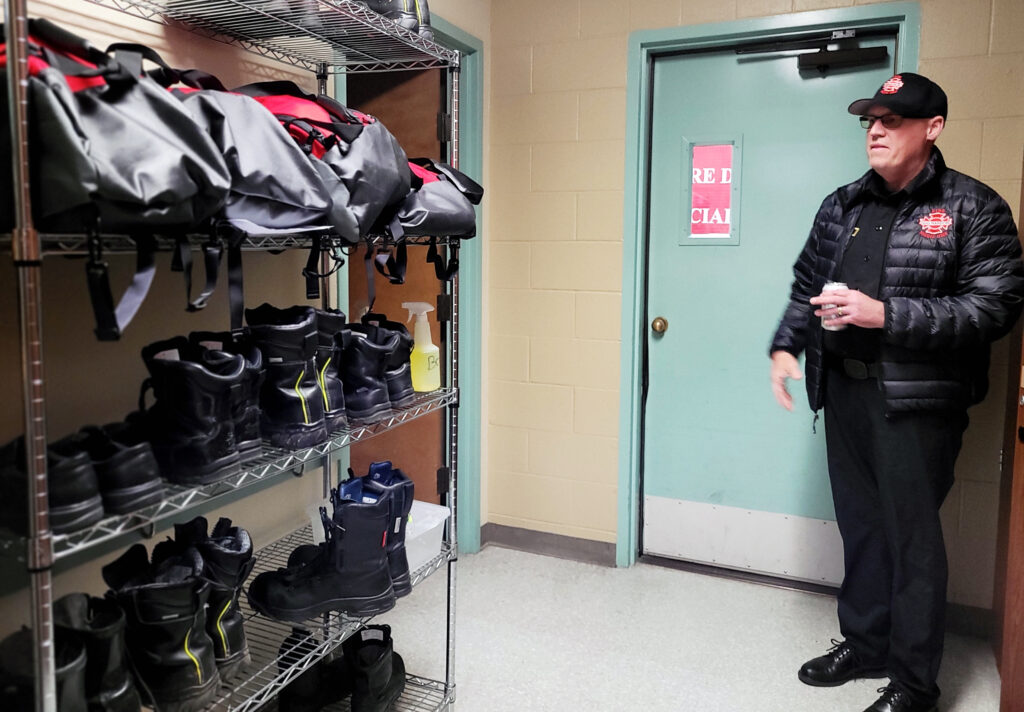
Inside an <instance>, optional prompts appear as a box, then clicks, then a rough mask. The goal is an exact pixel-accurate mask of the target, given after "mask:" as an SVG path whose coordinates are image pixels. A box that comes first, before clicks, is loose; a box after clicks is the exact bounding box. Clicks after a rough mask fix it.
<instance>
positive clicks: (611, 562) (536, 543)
mask: <svg viewBox="0 0 1024 712" xmlns="http://www.w3.org/2000/svg"><path fill="white" fill-rule="evenodd" d="M489 545H494V546H502V547H505V548H506V549H516V550H518V551H527V552H529V553H531V554H543V555H544V556H554V557H556V558H559V559H569V560H571V561H581V562H583V563H586V564H597V565H598V566H613V567H614V566H615V544H613V543H611V542H604V541H592V540H590V539H580V538H577V537H573V536H565V535H563V534H550V533H548V532H538V531H533V530H532V529H521V528H519V527H509V526H505V525H504V524H494V523H491V522H488V523H487V524H484V525H483V526H482V527H480V546H481V547H485V546H489Z"/></svg>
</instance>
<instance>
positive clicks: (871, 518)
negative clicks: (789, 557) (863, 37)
mask: <svg viewBox="0 0 1024 712" xmlns="http://www.w3.org/2000/svg"><path fill="white" fill-rule="evenodd" d="M946 104H947V102H946V94H945V93H944V92H943V91H942V89H941V88H939V86H938V85H937V84H935V83H934V82H932V81H931V80H929V79H927V78H925V77H922V76H920V75H918V74H911V73H909V72H904V73H902V74H898V75H896V76H894V77H892V78H891V79H889V80H888V81H886V82H885V83H884V84H883V85H882V86H881V88H880V89H879V90H878V92H877V93H876V94H875V95H874V97H873V98H870V99H861V100H859V101H855V102H853V103H852V104H850V107H849V111H850V113H851V114H854V115H859V116H860V122H861V125H862V126H863V127H864V128H865V129H867V146H866V148H867V156H868V163H869V164H870V166H871V170H870V171H868V172H867V173H866V174H865V175H864V176H862V177H861V178H860V179H859V180H858V181H856V182H854V183H851V184H849V185H847V186H844V187H842V188H839V189H838V190H837V191H836V192H834V193H832V194H831V195H830V196H828V197H827V198H826V199H825V201H824V202H823V203H822V205H821V208H820V209H819V210H818V214H817V216H816V217H815V220H814V226H813V228H812V230H811V234H810V237H809V238H808V240H807V243H806V245H805V246H804V249H803V251H802V252H801V253H800V256H799V257H798V259H797V261H796V264H795V266H794V268H793V272H794V275H795V280H794V282H793V287H792V292H791V295H790V299H789V303H788V305H787V308H786V310H785V313H784V314H783V317H782V321H781V323H780V325H779V328H778V331H777V332H776V334H775V337H774V339H773V340H772V345H771V360H772V363H771V382H772V391H773V393H774V395H775V398H776V400H778V402H779V404H780V405H782V406H783V407H784V408H787V409H789V410H792V409H793V401H792V398H791V396H790V394H789V393H788V391H787V388H786V381H787V379H789V378H793V379H799V378H801V377H802V374H801V371H800V366H799V364H798V362H797V356H798V355H799V354H800V353H801V352H806V370H807V393H808V397H809V400H810V405H811V409H812V410H814V411H815V412H817V411H818V410H819V409H820V408H822V407H823V408H824V411H825V439H826V446H827V452H828V468H829V479H830V481H831V485H832V497H833V501H834V503H835V510H836V520H837V522H838V525H839V532H840V534H841V535H842V538H843V551H844V560H845V566H846V575H845V577H844V580H843V585H842V587H841V588H840V591H839V597H838V612H839V626H840V631H841V633H842V636H843V640H842V641H841V642H838V643H837V644H836V645H835V646H834V647H833V648H832V649H831V650H829V651H828V652H826V653H825V654H824V655H822V656H821V657H817V658H814V659H813V660H810V661H808V662H807V663H805V664H804V665H803V667H802V668H801V669H800V671H799V674H798V676H799V679H800V680H801V681H803V682H805V683H806V684H808V685H818V686H833V685H841V684H843V683H845V682H847V681H849V680H852V679H855V678H866V677H878V678H884V677H888V678H890V684H889V685H888V686H887V687H885V688H884V689H883V690H880V692H882V696H881V697H880V698H879V699H878V700H877V701H876V702H875V703H874V704H872V705H871V706H870V707H868V708H867V709H866V710H865V711H864V712H934V711H935V710H936V709H937V707H936V701H937V700H938V697H939V688H938V686H937V685H936V682H935V681H936V677H937V675H938V670H939V662H940V660H941V657H942V645H943V634H944V617H945V605H946V578H947V565H946V551H945V545H944V543H943V539H942V529H941V525H940V522H939V507H940V506H941V504H942V502H943V500H944V499H945V497H946V494H947V493H948V492H949V488H950V486H951V485H952V483H953V465H954V462H955V461H956V456H957V454H958V452H959V450H960V443H961V436H962V435H963V431H964V429H965V428H966V426H967V407H968V406H970V405H972V404H974V403H977V402H979V401H980V400H981V399H982V398H983V397H984V395H985V391H986V389H987V385H988V384H987V371H988V356H989V344H990V342H992V341H994V340H995V339H998V338H999V337H1001V336H1003V335H1004V334H1006V333H1007V332H1008V331H1009V330H1010V329H1011V327H1012V326H1013V323H1014V322H1015V321H1016V319H1017V317H1018V316H1019V314H1020V311H1021V305H1022V299H1024V264H1022V262H1021V248H1020V246H1019V243H1018V241H1017V229H1016V226H1015V225H1014V223H1013V218H1012V216H1011V214H1010V209H1009V207H1008V206H1007V204H1006V202H1005V201H1003V200H1002V199H1001V198H1000V197H999V196H998V195H997V194H996V193H995V192H994V191H993V190H991V189H990V188H989V187H988V186H986V185H984V184H982V183H980V182H979V181H976V180H974V179H973V178H970V177H968V176H965V175H963V174H962V173H958V172H956V171H953V170H950V169H947V168H946V166H945V163H944V162H943V160H942V154H941V153H940V152H939V150H938V149H937V148H935V146H934V144H935V140H936V139H937V138H938V136H939V134H940V133H941V132H942V128H943V126H944V124H945V119H946ZM833 280H834V281H838V282H845V283H846V284H847V285H848V288H840V289H838V290H836V291H829V292H828V293H827V294H822V286H823V285H824V284H825V283H826V282H827V281H833ZM816 317H820V318H816ZM823 327H824V328H823ZM833 329H837V330H833ZM834 642H835V641H834Z"/></svg>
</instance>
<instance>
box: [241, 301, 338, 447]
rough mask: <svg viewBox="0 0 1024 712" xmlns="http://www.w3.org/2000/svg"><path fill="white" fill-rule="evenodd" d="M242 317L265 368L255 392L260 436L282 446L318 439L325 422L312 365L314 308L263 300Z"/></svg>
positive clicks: (324, 436)
mask: <svg viewBox="0 0 1024 712" xmlns="http://www.w3.org/2000/svg"><path fill="white" fill-rule="evenodd" d="M245 320H246V322H248V324H249V330H250V333H251V334H252V338H253V341H254V342H255V344H256V345H257V346H258V347H259V349H260V351H262V352H263V364H264V367H265V368H266V370H267V377H266V380H265V381H263V389H262V391H261V393H260V408H261V409H262V418H261V420H260V426H261V429H262V432H263V437H265V438H267V439H269V440H270V442H271V444H272V445H275V446H276V447H282V448H285V449H287V450H297V449H299V448H305V447H312V446H313V445H316V444H317V443H320V442H323V441H324V440H326V439H327V428H326V426H325V424H324V399H323V394H322V393H321V391H320V382H319V381H318V380H317V370H316V346H317V329H316V312H315V311H314V310H313V308H312V307H303V306H295V307H290V308H288V309H278V308H276V307H274V306H271V305H270V304H262V305H260V306H259V307H257V308H255V309H246V310H245Z"/></svg>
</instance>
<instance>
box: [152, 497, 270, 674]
mask: <svg viewBox="0 0 1024 712" xmlns="http://www.w3.org/2000/svg"><path fill="white" fill-rule="evenodd" d="M207 526H208V525H207V521H206V517H196V518H195V519H193V520H192V521H190V522H185V523H184V524H180V523H179V524H175V525H174V539H167V540H166V541H163V542H161V543H159V544H157V545H156V546H155V547H154V548H153V562H154V564H157V565H158V564H159V562H161V561H163V560H164V559H166V558H169V557H171V556H180V555H182V554H183V553H184V552H185V551H187V550H188V549H189V548H190V547H194V548H195V549H196V550H197V551H199V553H200V555H201V556H202V557H203V578H205V579H206V580H207V581H208V582H209V583H210V600H209V606H208V610H207V611H206V632H207V634H208V635H209V636H210V640H211V641H212V642H213V654H214V659H215V660H216V662H217V669H218V670H219V671H220V676H221V679H222V680H224V681H228V680H231V679H233V678H234V677H235V676H236V675H237V674H238V672H239V671H240V669H241V667H242V666H243V665H245V664H246V663H247V662H249V659H250V658H249V646H248V643H247V641H246V638H245V628H244V626H243V618H242V612H241V610H240V609H239V608H238V596H239V593H240V592H241V590H242V584H243V583H244V582H245V580H246V579H247V578H248V577H249V574H250V573H251V572H252V567H253V565H254V564H255V563H256V560H255V559H254V558H253V549H252V538H251V537H250V536H249V532H247V531H246V530H245V529H242V528H241V527H236V526H233V525H232V523H231V520H230V519H227V518H225V517H221V518H220V519H219V520H218V521H217V524H216V525H215V526H214V527H213V531H212V532H210V533H209V534H207Z"/></svg>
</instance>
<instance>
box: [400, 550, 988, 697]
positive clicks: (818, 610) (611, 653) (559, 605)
mask: <svg viewBox="0 0 1024 712" xmlns="http://www.w3.org/2000/svg"><path fill="white" fill-rule="evenodd" d="M457 571H458V573H457V576H458V591H459V595H458V598H457V601H456V606H457V612H458V615H457V621H458V623H457V628H456V658H455V659H456V690H457V702H456V705H455V709H456V711H457V712H506V711H507V712H512V711H515V712H527V711H529V712H542V711H549V710H550V711H552V712H554V711H557V712H620V711H627V710H628V711H630V712H632V711H634V710H644V711H652V712H654V711H662V710H664V711H665V712H677V711H681V710H687V711H690V710H693V711H696V712H754V711H757V712H783V711H784V712H812V711H813V712H833V711H834V712H861V711H862V710H863V709H864V708H866V707H867V706H868V705H870V704H871V703H872V702H873V701H874V700H875V699H876V698H877V697H878V695H877V694H876V692H875V690H876V689H877V688H878V687H880V686H881V684H883V683H884V682H885V681H884V680H865V681H857V682H854V683H849V684H847V685H844V686H842V687H838V688H811V687H807V686H806V685H803V684H801V683H800V682H798V681H797V679H796V669H797V668H798V667H799V665H800V663H801V662H803V660H804V659H806V658H808V657H813V656H814V655H818V654H820V653H822V652H824V651H825V650H826V649H827V648H828V647H829V639H830V638H831V637H834V636H835V635H836V632H837V630H836V624H835V602H834V600H833V599H831V598H829V597H827V596H821V595H816V594H810V593H801V592H795V591H789V590H784V589H779V588H773V587H769V586H761V585H757V584H751V583H743V582H738V581H732V580H728V579H722V578H716V577H710V576H702V575H700V574H693V573H687V572H682V571H676V570H672V569H667V568H662V567H657V566H650V565H645V564H638V565H636V566H634V567H632V568H629V569H613V568H606V567H601V566H594V565H590V564H582V563H578V562H574V561H566V560H562V559H556V558H551V557H547V556H539V555H536V554H528V553H524V552H520V551H513V550H510V549H504V548H500V547H496V546H490V547H486V548H485V549H484V550H483V551H481V552H480V553H478V554H472V555H464V556H462V558H461V559H460V561H459V565H458V567H457ZM444 593H445V575H444V573H443V570H442V571H439V572H438V573H436V574H434V575H433V576H432V577H431V578H430V579H428V580H427V581H425V582H424V583H422V584H421V585H420V586H418V587H417V589H416V590H415V591H414V592H413V594H412V595H411V596H409V597H408V598H406V599H403V600H402V601H401V602H400V603H399V605H398V607H397V608H396V609H395V610H394V611H392V612H390V613H388V614H387V615H386V616H381V617H380V618H381V619H383V620H384V621H386V622H388V623H390V624H391V625H392V628H393V636H394V639H395V649H396V650H397V651H398V652H399V653H401V654H402V657H403V658H404V659H405V661H406V666H407V668H408V669H409V671H410V672H412V673H414V674H417V675H421V676H424V677H431V678H433V679H443V678H444V674H445V670H444V659H443V655H442V652H441V651H443V649H444V635H445V626H444ZM939 685H940V686H941V688H942V690H943V697H942V700H941V702H940V708H939V709H940V710H941V712H998V708H999V677H998V674H997V672H996V667H995V658H994V656H993V654H992V651H991V648H990V646H989V645H988V643H986V642H985V641H982V640H980V639H974V638H969V637H962V636H953V635H951V636H949V638H948V639H947V644H946V656H945V660H944V663H943V668H942V673H941V676H940V679H939Z"/></svg>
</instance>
